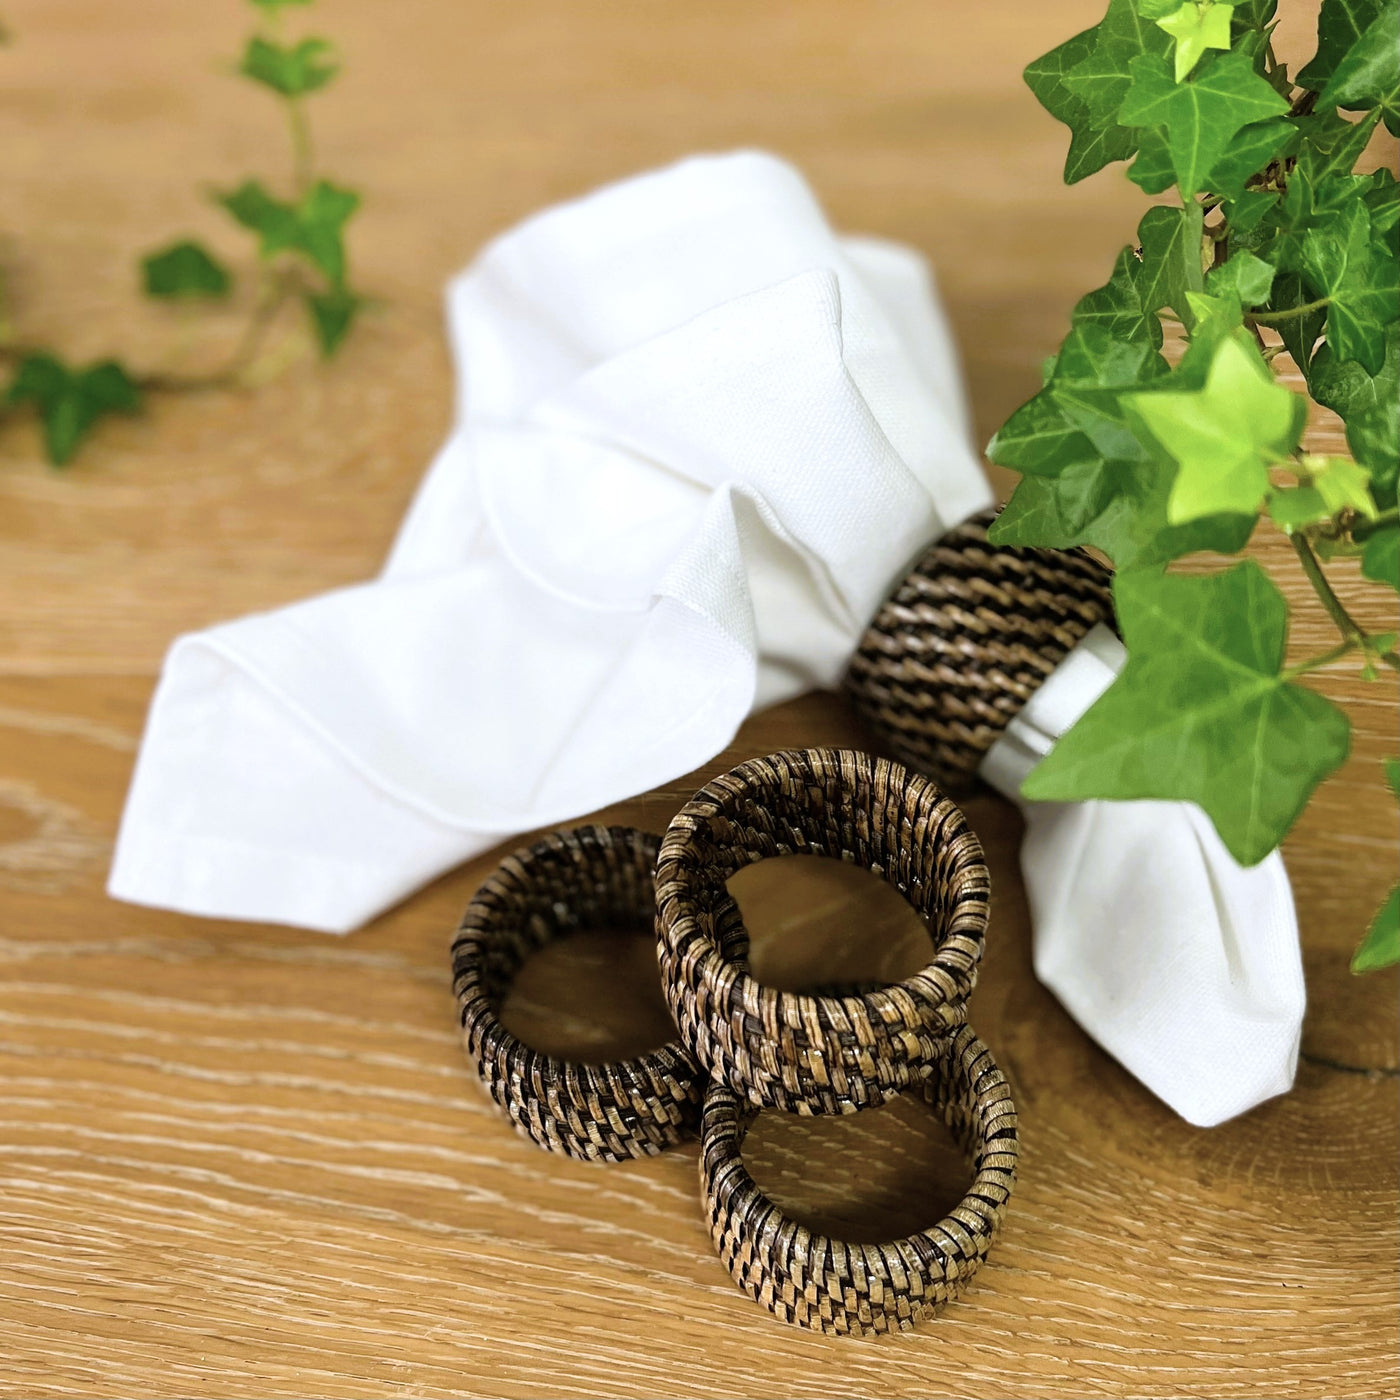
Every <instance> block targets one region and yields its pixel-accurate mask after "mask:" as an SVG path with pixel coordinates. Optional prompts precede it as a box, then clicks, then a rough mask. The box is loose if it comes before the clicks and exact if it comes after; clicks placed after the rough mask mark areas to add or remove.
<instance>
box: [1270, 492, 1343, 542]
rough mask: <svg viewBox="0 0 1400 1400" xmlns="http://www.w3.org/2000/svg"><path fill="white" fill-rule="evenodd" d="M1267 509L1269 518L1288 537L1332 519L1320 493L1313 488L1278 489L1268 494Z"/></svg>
mask: <svg viewBox="0 0 1400 1400" xmlns="http://www.w3.org/2000/svg"><path fill="white" fill-rule="evenodd" d="M1268 507H1269V518H1270V519H1271V520H1272V521H1273V522H1274V524H1275V525H1277V526H1278V527H1279V529H1280V530H1284V531H1287V533H1288V534H1290V535H1291V534H1293V532H1294V531H1295V530H1302V529H1306V528H1307V526H1309V525H1316V524H1317V523H1318V521H1320V520H1330V519H1331V517H1332V512H1331V511H1330V510H1329V509H1328V508H1327V502H1326V501H1324V500H1323V499H1322V492H1321V491H1319V490H1318V489H1317V488H1316V487H1314V486H1282V487H1279V488H1278V489H1277V490H1276V491H1273V492H1271V493H1270V495H1269V502H1268Z"/></svg>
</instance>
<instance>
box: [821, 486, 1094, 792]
mask: <svg viewBox="0 0 1400 1400" xmlns="http://www.w3.org/2000/svg"><path fill="white" fill-rule="evenodd" d="M994 518H995V512H992V511H988V512H986V513H984V514H982V515H978V516H975V517H974V518H973V519H971V520H969V521H968V522H967V523H966V524H965V525H961V526H959V527H958V528H957V529H956V530H953V531H951V532H950V533H949V534H947V535H945V536H944V537H943V538H942V539H940V540H939V541H938V542H937V544H935V545H933V546H931V547H930V548H929V549H928V551H927V552H926V553H925V554H924V555H923V556H922V558H920V560H919V561H918V563H917V564H915V565H914V567H913V569H911V570H910V572H909V574H908V576H907V577H906V578H905V580H904V582H903V583H902V584H900V586H899V588H898V589H897V590H896V591H895V593H894V595H893V597H891V598H890V599H889V601H888V602H887V603H885V605H884V606H883V607H882V608H881V609H880V611H879V612H878V613H877V614H876V615H875V620H874V621H873V622H872V623H871V624H870V626H869V627H868V628H867V629H866V631H865V634H864V636H863V637H862V638H861V641H860V645H859V646H858V647H857V649H856V652H855V654H854V656H852V658H851V664H850V667H849V669H848V670H847V673H846V678H845V688H846V692H847V694H849V695H850V697H851V698H852V700H853V701H854V702H855V706H856V709H857V710H858V711H859V712H860V714H861V715H862V717H863V718H864V719H865V720H866V722H867V723H868V724H869V725H870V727H871V729H872V730H874V732H875V733H876V734H877V735H878V736H879V738H880V740H881V742H882V744H883V745H884V746H885V747H887V748H888V749H889V751H890V752H891V753H893V754H894V755H895V756H896V757H897V758H899V759H900V760H902V761H903V762H905V763H907V764H909V765H910V766H912V767H914V768H917V769H918V770H919V771H920V772H923V773H928V774H930V775H932V776H933V777H934V778H935V779H936V780H937V781H938V782H939V783H940V784H941V785H942V786H943V787H944V788H945V789H947V790H948V791H949V792H953V793H958V792H961V791H963V790H964V789H965V788H966V787H967V786H968V785H969V784H970V782H971V781H972V778H973V775H974V774H975V773H976V771H977V767H978V765H979V764H980V763H981V762H982V758H983V756H984V755H985V754H986V752H987V750H988V749H989V748H991V746H992V745H993V744H994V743H996V741H997V739H998V738H999V737H1000V735H1001V732H1002V730H1004V729H1005V728H1006V726H1007V725H1008V724H1009V723H1010V722H1011V720H1012V718H1013V717H1014V716H1015V715H1016V713H1017V711H1019V710H1020V708H1021V707H1022V706H1023V705H1024V704H1025V703H1026V701H1027V700H1029V699H1030V697H1031V696H1032V695H1033V694H1034V693H1035V691H1036V690H1037V689H1038V688H1039V687H1040V686H1041V685H1042V684H1043V683H1044V682H1045V680H1046V678H1047V677H1048V676H1049V675H1050V673H1051V671H1053V670H1054V669H1055V667H1056V666H1057V665H1059V663H1060V662H1061V661H1062V660H1063V659H1064V657H1065V656H1066V655H1067V654H1068V653H1069V651H1070V650H1071V648H1073V646H1074V645H1075V643H1076V642H1078V641H1079V639H1080V638H1081V637H1083V636H1084V634H1085V633H1086V632H1088V631H1089V629H1090V628H1091V627H1093V626H1094V624H1095V623H1098V622H1106V623H1108V624H1109V625H1110V626H1111V625H1112V624H1113V600H1112V594H1111V587H1110V581H1111V575H1110V574H1109V572H1108V570H1107V569H1105V568H1104V567H1103V566H1102V565H1101V564H1099V563H1097V562H1096V561H1095V560H1093V559H1092V558H1090V557H1089V555H1087V554H1085V553H1084V552H1083V551H1082V550H1077V549H1076V550H1056V549H1019V548H1011V547H1008V548H999V547H997V546H995V545H991V544H988V543H987V526H988V525H989V524H990V523H991V522H992V520H993V519H994Z"/></svg>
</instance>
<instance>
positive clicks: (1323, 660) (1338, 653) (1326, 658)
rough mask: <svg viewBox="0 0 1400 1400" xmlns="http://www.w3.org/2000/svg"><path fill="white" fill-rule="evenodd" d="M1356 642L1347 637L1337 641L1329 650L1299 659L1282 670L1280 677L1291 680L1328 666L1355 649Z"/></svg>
mask: <svg viewBox="0 0 1400 1400" xmlns="http://www.w3.org/2000/svg"><path fill="white" fill-rule="evenodd" d="M1356 647H1357V643H1356V642H1355V641H1352V640H1350V639H1348V640H1347V641H1345V642H1338V643H1337V645H1336V646H1334V647H1333V648H1332V650H1331V651H1324V652H1323V653H1322V654H1321V655H1320V656H1313V657H1310V658H1309V659H1308V660H1307V661H1300V662H1299V663H1298V664H1297V665H1296V666H1290V667H1288V669H1287V670H1285V671H1284V673H1283V676H1282V679H1283V680H1286V681H1291V680H1293V679H1295V678H1296V677H1298V676H1305V675H1307V673H1308V672H1309V671H1319V670H1321V669H1322V667H1324V666H1330V665H1331V664H1332V663H1333V662H1334V661H1340V660H1341V659H1342V657H1344V656H1347V655H1349V654H1350V653H1351V652H1353V651H1355V650H1356Z"/></svg>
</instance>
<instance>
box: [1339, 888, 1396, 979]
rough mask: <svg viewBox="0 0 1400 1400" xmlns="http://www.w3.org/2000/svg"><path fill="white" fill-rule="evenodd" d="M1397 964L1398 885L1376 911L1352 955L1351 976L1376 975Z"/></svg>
mask: <svg viewBox="0 0 1400 1400" xmlns="http://www.w3.org/2000/svg"><path fill="white" fill-rule="evenodd" d="M1397 962H1400V885H1395V886H1393V887H1392V888H1391V891H1390V893H1389V894H1388V895H1386V897H1385V903H1384V904H1382V905H1381V907H1380V908H1379V909H1378V910H1376V917H1375V918H1374V919H1372V920H1371V927H1370V928H1368V929H1367V930H1366V937H1365V938H1363V939H1362V940H1361V945H1360V946H1359V947H1358V948H1357V950H1356V952H1354V953H1353V954H1352V955H1351V970H1352V971H1353V972H1378V971H1379V970H1380V969H1381V968H1383V967H1391V966H1393V965H1394V964H1395V963H1397Z"/></svg>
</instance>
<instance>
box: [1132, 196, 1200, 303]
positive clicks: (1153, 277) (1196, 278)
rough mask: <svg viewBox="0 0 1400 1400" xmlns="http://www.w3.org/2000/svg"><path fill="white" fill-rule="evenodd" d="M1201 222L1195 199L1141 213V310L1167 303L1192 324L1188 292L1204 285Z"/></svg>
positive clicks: (1198, 289)
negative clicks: (1179, 205) (1174, 207)
mask: <svg viewBox="0 0 1400 1400" xmlns="http://www.w3.org/2000/svg"><path fill="white" fill-rule="evenodd" d="M1201 222H1202V219H1201V206H1200V205H1199V204H1197V203H1195V202H1194V201H1193V202H1192V203H1190V204H1188V205H1186V206H1185V207H1184V208H1177V209H1173V208H1170V207H1168V206H1165V205H1159V206H1157V207H1156V208H1155V209H1149V210H1148V211H1147V213H1146V214H1144V215H1143V216H1142V222H1141V223H1139V224H1138V230H1137V234H1138V243H1139V244H1140V245H1141V247H1142V270H1141V272H1140V273H1139V275H1138V279H1137V285H1138V291H1139V294H1140V296H1141V299H1142V306H1143V309H1144V310H1146V311H1158V310H1160V309H1161V308H1162V307H1164V306H1169V307H1170V308H1171V309H1172V310H1173V311H1174V312H1175V313H1176V315H1177V316H1178V318H1179V319H1180V320H1181V321H1183V322H1184V323H1185V324H1186V325H1188V326H1189V325H1190V324H1191V321H1192V312H1191V303H1190V302H1189V301H1188V300H1187V299H1186V298H1187V293H1188V292H1193V291H1195V292H1198V291H1200V290H1201V289H1202V287H1203V286H1204V285H1205V284H1204V279H1203V275H1202V272H1201Z"/></svg>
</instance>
